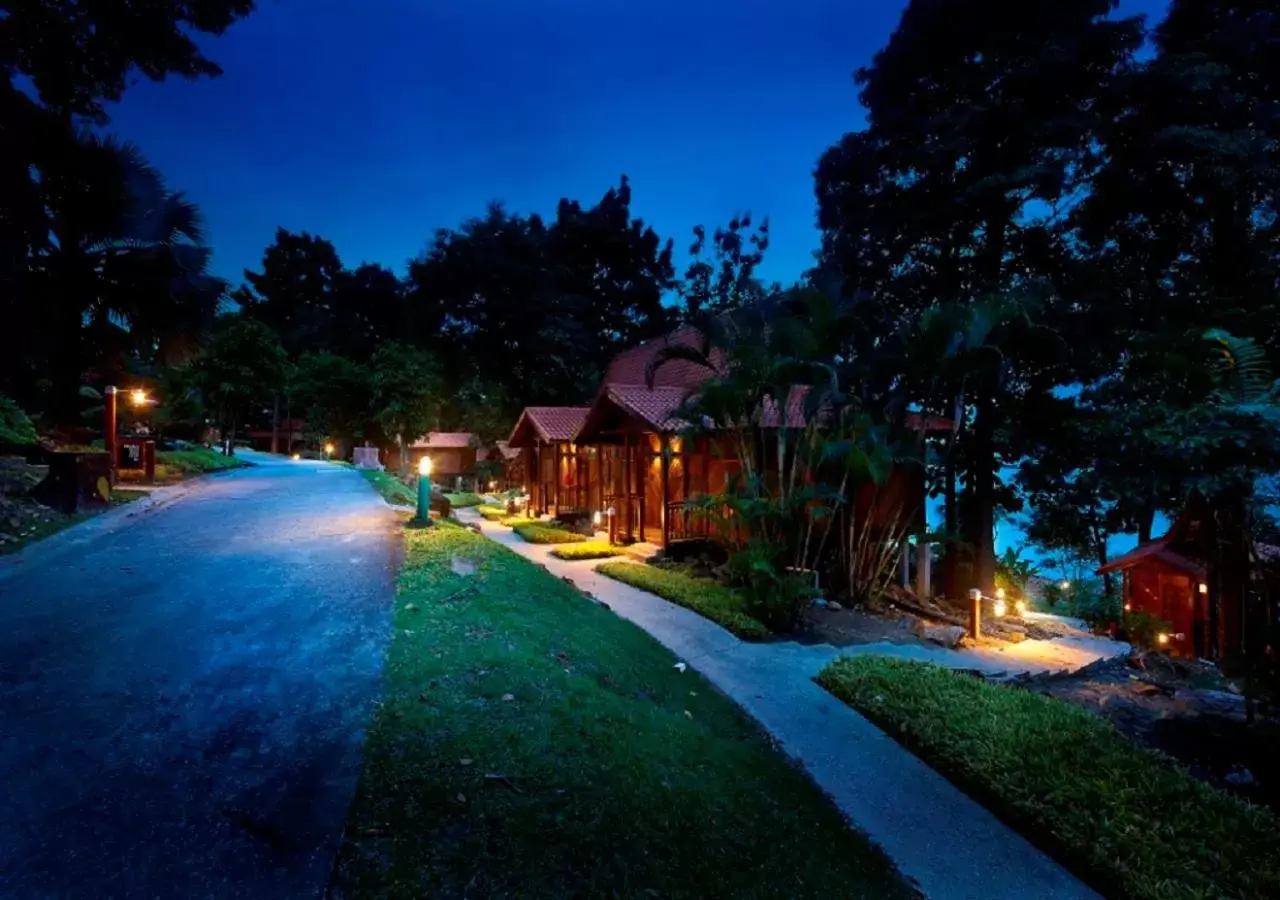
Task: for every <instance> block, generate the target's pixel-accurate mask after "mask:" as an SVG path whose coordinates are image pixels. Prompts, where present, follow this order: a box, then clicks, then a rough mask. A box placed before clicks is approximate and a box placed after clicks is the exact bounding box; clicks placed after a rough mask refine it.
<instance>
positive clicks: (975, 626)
mask: <svg viewBox="0 0 1280 900" xmlns="http://www.w3.org/2000/svg"><path fill="white" fill-rule="evenodd" d="M969 636H970V637H971V638H973V639H974V640H975V641H976V640H977V639H978V638H980V637H982V591H980V590H978V589H977V588H973V589H972V590H970V591H969Z"/></svg>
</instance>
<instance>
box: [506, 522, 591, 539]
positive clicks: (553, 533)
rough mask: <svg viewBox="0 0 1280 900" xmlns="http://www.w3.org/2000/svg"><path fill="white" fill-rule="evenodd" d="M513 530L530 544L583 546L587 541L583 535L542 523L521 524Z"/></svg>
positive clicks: (513, 527)
mask: <svg viewBox="0 0 1280 900" xmlns="http://www.w3.org/2000/svg"><path fill="white" fill-rule="evenodd" d="M512 530H513V531H514V532H515V533H516V534H518V535H520V537H522V538H524V539H525V540H526V541H528V542H529V543H530V544H581V543H585V542H586V540H587V539H586V537H585V536H583V535H581V534H575V533H574V532H572V531H565V530H564V529H563V528H556V527H555V526H553V525H544V524H542V523H541V522H520V523H518V524H516V525H514V526H512Z"/></svg>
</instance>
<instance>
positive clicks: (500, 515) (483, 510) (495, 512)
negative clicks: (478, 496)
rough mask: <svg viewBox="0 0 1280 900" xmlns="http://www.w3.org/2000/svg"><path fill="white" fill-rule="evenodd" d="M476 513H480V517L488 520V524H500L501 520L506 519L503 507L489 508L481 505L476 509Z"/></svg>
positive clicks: (505, 510) (486, 505) (505, 511)
mask: <svg viewBox="0 0 1280 900" xmlns="http://www.w3.org/2000/svg"><path fill="white" fill-rule="evenodd" d="M476 512H478V513H480V515H482V516H483V517H484V518H486V519H488V520H489V521H490V522H501V521H502V520H503V519H505V518H507V508H506V507H505V506H489V505H488V504H481V505H479V506H477V507H476Z"/></svg>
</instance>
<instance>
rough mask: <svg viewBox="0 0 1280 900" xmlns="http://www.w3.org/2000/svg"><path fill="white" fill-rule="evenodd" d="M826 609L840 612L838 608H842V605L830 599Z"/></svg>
mask: <svg viewBox="0 0 1280 900" xmlns="http://www.w3.org/2000/svg"><path fill="white" fill-rule="evenodd" d="M827 609H829V610H831V611H832V612H840V610H842V609H844V607H843V606H841V605H840V604H839V603H837V602H836V601H834V600H832V601H831V602H829V603H828V604H827Z"/></svg>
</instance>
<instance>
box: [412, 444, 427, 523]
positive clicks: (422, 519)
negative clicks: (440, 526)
mask: <svg viewBox="0 0 1280 900" xmlns="http://www.w3.org/2000/svg"><path fill="white" fill-rule="evenodd" d="M413 524H414V525H419V526H421V527H423V528H427V527H429V526H430V525H431V457H429V456H424V457H422V459H420V460H418V514H417V515H416V516H415V517H414V519H413Z"/></svg>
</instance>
